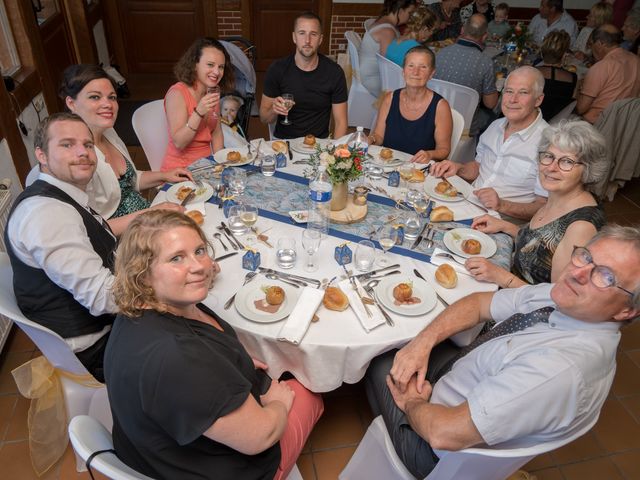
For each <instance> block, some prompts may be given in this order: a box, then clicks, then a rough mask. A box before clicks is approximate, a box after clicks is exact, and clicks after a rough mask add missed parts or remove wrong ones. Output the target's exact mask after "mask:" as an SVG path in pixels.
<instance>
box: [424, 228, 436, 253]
mask: <svg viewBox="0 0 640 480" xmlns="http://www.w3.org/2000/svg"><path fill="white" fill-rule="evenodd" d="M435 235H436V229H435V228H432V229H431V230H430V231H429V233H428V234H427V238H426V240H427V245H426V246H427V248H433V244H434V242H433V237H435Z"/></svg>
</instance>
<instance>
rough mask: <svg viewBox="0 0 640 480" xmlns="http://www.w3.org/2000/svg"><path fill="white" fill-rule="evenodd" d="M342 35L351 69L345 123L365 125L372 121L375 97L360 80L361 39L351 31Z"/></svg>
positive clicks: (352, 125) (354, 125) (374, 112)
mask: <svg viewBox="0 0 640 480" xmlns="http://www.w3.org/2000/svg"><path fill="white" fill-rule="evenodd" d="M344 36H345V38H346V39H347V46H348V49H349V59H350V61H351V70H352V77H351V88H350V89H349V99H348V100H347V109H348V115H347V117H348V118H347V123H348V125H349V126H350V127H357V126H363V127H366V126H369V125H371V123H372V122H373V119H374V117H375V116H376V113H377V110H376V108H375V107H374V103H375V101H376V97H374V96H373V95H371V94H370V93H369V91H368V90H367V89H366V88H364V85H362V83H361V82H360V60H359V56H358V49H359V48H360V43H361V41H362V39H361V38H360V35H358V34H357V33H356V32H353V31H347V32H344Z"/></svg>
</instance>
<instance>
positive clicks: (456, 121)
mask: <svg viewBox="0 0 640 480" xmlns="http://www.w3.org/2000/svg"><path fill="white" fill-rule="evenodd" d="M451 117H452V119H453V128H452V129H451V151H450V152H449V158H451V157H453V154H454V153H455V151H456V148H458V143H459V142H460V137H461V136H462V132H463V131H464V117H463V116H462V114H461V113H460V112H458V111H457V110H456V109H455V108H452V109H451Z"/></svg>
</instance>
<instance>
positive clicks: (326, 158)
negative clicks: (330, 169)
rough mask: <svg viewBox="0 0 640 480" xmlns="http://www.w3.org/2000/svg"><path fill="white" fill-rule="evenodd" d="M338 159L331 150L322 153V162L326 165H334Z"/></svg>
mask: <svg viewBox="0 0 640 480" xmlns="http://www.w3.org/2000/svg"><path fill="white" fill-rule="evenodd" d="M335 161H336V159H335V157H334V156H333V155H331V154H330V153H329V152H321V153H320V164H321V165H324V166H325V167H326V166H328V165H333V164H334V163H335Z"/></svg>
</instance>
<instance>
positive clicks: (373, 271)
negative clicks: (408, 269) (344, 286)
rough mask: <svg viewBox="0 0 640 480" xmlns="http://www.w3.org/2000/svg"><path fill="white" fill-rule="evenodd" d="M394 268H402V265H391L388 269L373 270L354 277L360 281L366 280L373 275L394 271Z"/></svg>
mask: <svg viewBox="0 0 640 480" xmlns="http://www.w3.org/2000/svg"><path fill="white" fill-rule="evenodd" d="M394 268H400V264H399V263H394V264H393V265H389V266H388V267H384V268H379V269H377V270H371V271H370V272H366V273H359V274H358V275H352V276H353V277H355V278H357V279H359V280H365V279H367V278H369V277H371V276H373V275H378V274H379V273H382V272H384V271H386V270H393V269H394Z"/></svg>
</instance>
